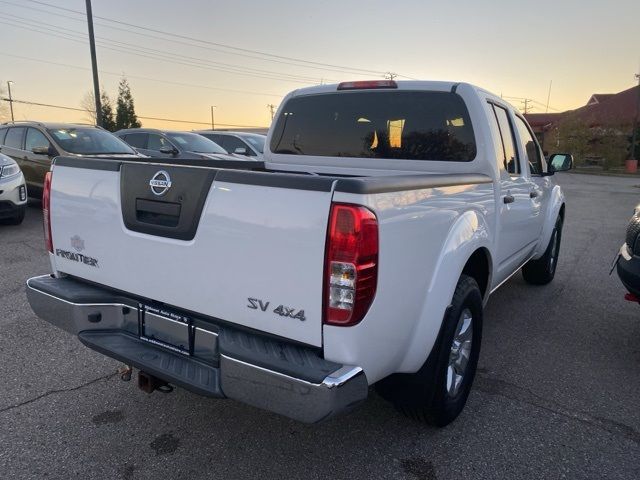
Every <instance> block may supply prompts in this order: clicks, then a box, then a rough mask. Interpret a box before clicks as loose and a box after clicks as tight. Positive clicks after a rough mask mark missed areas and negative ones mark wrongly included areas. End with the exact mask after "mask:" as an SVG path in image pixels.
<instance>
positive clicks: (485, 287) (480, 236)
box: [399, 210, 493, 373]
mask: <svg viewBox="0 0 640 480" xmlns="http://www.w3.org/2000/svg"><path fill="white" fill-rule="evenodd" d="M491 241H492V237H491V229H490V228H489V226H488V224H487V220H486V218H485V217H484V215H483V214H482V213H481V212H479V211H477V210H468V211H466V212H464V213H463V214H462V215H460V217H459V218H458V219H457V220H456V222H454V224H453V225H452V227H451V229H450V230H449V235H448V237H447V240H446V241H445V243H444V245H443V247H442V249H441V251H440V252H439V259H438V262H437V265H436V268H435V269H434V271H433V272H431V278H430V282H429V288H428V291H427V294H426V296H425V300H424V302H423V306H422V310H421V314H420V317H419V318H418V319H417V320H416V322H415V324H414V330H413V334H412V336H411V338H412V340H411V343H410V344H409V345H408V348H407V350H406V354H405V356H404V359H403V361H402V362H401V364H400V368H399V372H404V373H412V372H415V371H417V370H418V369H419V368H420V367H421V366H422V365H423V364H424V362H425V361H426V359H427V357H428V356H429V354H430V352H431V350H432V349H433V348H434V345H435V343H436V340H437V338H438V335H439V333H440V329H441V327H442V322H443V320H444V315H445V313H446V311H447V308H448V307H449V305H450V304H451V299H452V297H453V294H454V291H455V288H456V285H457V284H458V281H459V279H460V276H461V275H462V274H463V273H466V274H468V275H469V276H471V277H473V278H474V279H475V280H476V282H478V286H479V287H480V291H481V293H482V295H483V299H484V300H485V302H486V299H487V298H488V297H489V293H490V291H491V288H490V285H491V275H492V268H493V262H492V255H491V247H490V245H491Z"/></svg>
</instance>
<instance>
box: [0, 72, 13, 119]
mask: <svg viewBox="0 0 640 480" xmlns="http://www.w3.org/2000/svg"><path fill="white" fill-rule="evenodd" d="M3 85H4V82H0V99H1V98H6V97H7V92H6V90H5V88H4V86H3ZM10 118H11V117H10V115H9V106H8V102H7V101H5V100H0V123H1V122H6V121H8V120H10Z"/></svg>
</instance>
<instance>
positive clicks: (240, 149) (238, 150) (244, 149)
mask: <svg viewBox="0 0 640 480" xmlns="http://www.w3.org/2000/svg"><path fill="white" fill-rule="evenodd" d="M233 153H235V154H237V155H246V154H247V147H238V148H236V149H235V150H234V151H233Z"/></svg>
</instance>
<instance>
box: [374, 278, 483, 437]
mask: <svg viewBox="0 0 640 480" xmlns="http://www.w3.org/2000/svg"><path fill="white" fill-rule="evenodd" d="M465 312H469V313H470V314H471V321H470V323H471V326H472V327H471V328H472V330H471V346H470V352H469V356H468V361H467V363H466V368H465V369H464V375H463V376H462V378H461V381H460V383H459V384H458V386H457V389H456V390H454V391H451V389H450V388H448V386H447V385H448V383H449V382H448V371H449V367H450V365H449V362H450V356H452V355H454V353H453V351H452V349H453V346H454V345H453V342H454V337H455V336H456V332H457V330H458V324H459V322H461V321H462V320H461V319H462V318H463V313H465ZM482 314H483V309H482V294H481V293H480V288H479V287H478V284H477V283H476V281H475V280H474V279H473V278H472V277H469V276H467V275H464V274H463V275H462V276H461V277H460V280H458V285H457V286H456V290H455V293H454V294H453V298H452V300H451V307H449V308H448V309H447V312H446V313H445V316H444V320H443V322H442V327H441V328H440V334H439V335H438V339H437V340H436V344H435V345H434V347H433V349H432V351H431V353H430V354H429V357H428V358H427V361H426V362H425V363H424V365H423V366H422V367H421V368H420V370H418V371H417V372H415V373H411V374H406V373H403V374H395V375H392V376H390V377H388V378H386V379H384V380H382V381H380V382H378V384H377V385H376V386H377V390H378V392H379V393H380V394H381V395H382V396H383V397H384V398H385V399H387V400H389V401H391V402H392V403H393V404H394V406H395V407H396V408H397V409H398V410H399V411H400V412H402V413H403V414H404V415H406V416H408V417H410V418H413V419H415V420H419V421H422V422H426V423H429V424H431V425H435V426H438V427H444V426H446V425H448V424H449V423H451V422H452V421H454V420H455V419H456V418H457V416H458V415H459V414H460V412H461V411H462V409H463V408H464V406H465V404H466V402H467V397H468V396H469V392H470V390H471V385H472V384H473V379H474V377H475V373H476V367H477V366H478V357H479V355H480V342H481V340H482Z"/></svg>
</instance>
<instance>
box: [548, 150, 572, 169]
mask: <svg viewBox="0 0 640 480" xmlns="http://www.w3.org/2000/svg"><path fill="white" fill-rule="evenodd" d="M572 168H573V155H570V154H568V153H554V154H553V155H551V156H550V157H549V173H550V174H553V173H556V172H566V171H567V170H571V169H572Z"/></svg>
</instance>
